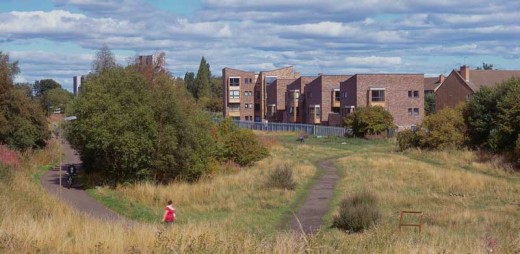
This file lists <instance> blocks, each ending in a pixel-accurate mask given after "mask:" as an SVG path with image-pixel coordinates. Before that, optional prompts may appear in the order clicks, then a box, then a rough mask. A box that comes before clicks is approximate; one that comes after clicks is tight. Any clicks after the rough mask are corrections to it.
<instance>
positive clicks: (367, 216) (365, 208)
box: [332, 191, 381, 232]
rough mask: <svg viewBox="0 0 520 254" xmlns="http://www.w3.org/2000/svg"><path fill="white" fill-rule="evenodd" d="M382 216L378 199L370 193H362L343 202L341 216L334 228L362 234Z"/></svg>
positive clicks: (334, 223) (335, 222) (335, 218)
mask: <svg viewBox="0 0 520 254" xmlns="http://www.w3.org/2000/svg"><path fill="white" fill-rule="evenodd" d="M380 217H381V214H380V212H379V208H378V204H377V198H376V196H375V195H374V194H372V193H370V192H368V191H361V192H358V193H356V194H353V195H352V196H349V197H347V198H346V199H344V200H343V201H342V202H341V206H340V210H339V214H338V215H337V216H336V217H334V220H333V223H332V226H333V227H336V228H339V229H343V230H347V231H350V232H361V231H363V230H366V229H368V228H370V227H371V226H372V225H374V224H375V223H376V222H377V221H378V220H379V218H380Z"/></svg>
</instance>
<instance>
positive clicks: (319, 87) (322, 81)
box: [305, 75, 350, 125]
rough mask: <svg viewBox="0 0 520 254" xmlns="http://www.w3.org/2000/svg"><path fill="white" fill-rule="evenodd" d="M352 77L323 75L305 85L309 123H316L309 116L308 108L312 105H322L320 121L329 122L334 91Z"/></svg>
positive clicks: (306, 110)
mask: <svg viewBox="0 0 520 254" xmlns="http://www.w3.org/2000/svg"><path fill="white" fill-rule="evenodd" d="M348 78H350V76H348V75H321V76H319V77H318V78H316V79H314V80H313V81H312V82H310V83H309V84H308V85H307V86H306V87H305V94H306V100H307V108H306V109H305V112H306V113H307V117H308V118H307V119H308V121H307V122H308V123H315V122H313V121H312V119H310V118H309V115H308V108H309V106H311V105H320V108H321V116H320V120H319V123H320V124H325V125H326V124H328V121H329V113H331V112H332V91H333V90H334V89H339V88H340V83H341V82H343V81H345V80H347V79H348ZM309 95H310V96H309Z"/></svg>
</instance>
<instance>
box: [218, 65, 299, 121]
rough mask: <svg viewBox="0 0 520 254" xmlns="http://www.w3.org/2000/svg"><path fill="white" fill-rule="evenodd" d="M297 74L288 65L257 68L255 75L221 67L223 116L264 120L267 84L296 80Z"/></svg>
mask: <svg viewBox="0 0 520 254" xmlns="http://www.w3.org/2000/svg"><path fill="white" fill-rule="evenodd" d="M299 76H300V74H299V73H297V72H294V70H293V67H292V66H289V67H284V68H280V69H276V70H271V71H261V72H260V73H258V74H256V73H254V72H248V71H241V70H236V69H231V68H224V69H222V92H223V96H222V100H223V104H224V111H223V115H224V117H231V118H233V119H234V120H242V121H256V122H260V121H263V120H266V119H267V117H266V115H267V97H268V96H267V94H268V89H267V87H268V86H270V85H272V84H274V83H275V81H276V80H278V79H296V78H298V77H299ZM275 90H276V91H278V90H277V89H275Z"/></svg>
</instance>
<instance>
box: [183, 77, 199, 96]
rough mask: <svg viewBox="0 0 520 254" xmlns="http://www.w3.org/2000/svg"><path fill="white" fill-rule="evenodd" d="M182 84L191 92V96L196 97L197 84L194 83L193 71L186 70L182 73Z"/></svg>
mask: <svg viewBox="0 0 520 254" xmlns="http://www.w3.org/2000/svg"><path fill="white" fill-rule="evenodd" d="M184 85H185V86H186V89H188V91H189V92H190V93H191V96H193V98H197V97H196V95H197V86H196V84H195V73H193V72H186V74H184Z"/></svg>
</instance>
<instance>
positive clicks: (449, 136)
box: [417, 106, 465, 149]
mask: <svg viewBox="0 0 520 254" xmlns="http://www.w3.org/2000/svg"><path fill="white" fill-rule="evenodd" d="M462 107H463V106H459V107H457V108H455V109H452V108H445V109H442V110H440V111H438V112H437V113H435V114H431V115H429V116H426V117H425V118H424V121H423V124H422V125H421V126H419V128H418V130H417V136H418V141H419V146H420V147H423V148H429V149H445V148H458V147H461V146H462V145H463V144H464V141H465V137H464V132H465V124H464V118H463V117H462Z"/></svg>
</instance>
